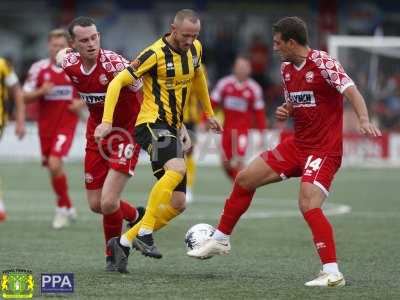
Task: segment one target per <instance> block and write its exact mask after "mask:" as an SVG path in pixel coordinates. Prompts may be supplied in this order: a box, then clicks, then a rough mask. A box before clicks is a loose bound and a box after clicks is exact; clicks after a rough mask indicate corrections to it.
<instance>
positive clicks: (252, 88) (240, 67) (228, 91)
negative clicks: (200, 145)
mask: <svg viewBox="0 0 400 300" xmlns="http://www.w3.org/2000/svg"><path fill="white" fill-rule="evenodd" d="M250 74H251V64H250V60H249V59H248V58H247V57H245V56H238V57H237V58H236V59H235V63H234V66H233V74H231V75H228V76H225V77H223V78H221V79H220V80H219V81H218V82H217V84H216V86H215V88H214V90H213V91H212V93H211V100H212V104H213V107H219V108H221V109H222V111H223V113H224V124H223V128H224V131H223V132H222V147H221V148H222V153H221V160H222V166H223V168H224V170H225V173H226V174H227V175H228V176H229V177H230V178H231V179H232V181H234V180H235V177H236V175H237V174H238V173H239V171H241V170H242V169H243V168H244V158H245V155H246V150H247V146H248V141H249V139H248V134H249V129H250V128H251V127H252V123H253V119H255V120H256V125H257V129H258V130H259V131H260V136H261V140H262V139H263V135H264V130H265V128H266V117H265V110H264V107H265V105H264V99H263V92H262V88H261V86H260V85H259V84H258V83H257V82H256V81H255V80H253V79H251V78H250Z"/></svg>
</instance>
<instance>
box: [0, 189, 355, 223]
mask: <svg viewBox="0 0 400 300" xmlns="http://www.w3.org/2000/svg"><path fill="white" fill-rule="evenodd" d="M5 194H6V195H8V196H9V197H12V198H14V197H15V198H18V197H26V196H27V195H28V194H29V195H35V198H39V199H40V198H42V199H43V198H50V197H53V196H52V193H51V192H50V191H43V190H8V191H6V192H5ZM71 194H72V195H82V196H83V198H84V197H85V196H84V194H85V192H84V191H71ZM127 194H128V195H129V196H133V197H134V198H140V199H143V197H145V196H146V194H145V193H127ZM196 199H197V201H195V202H194V203H191V204H189V205H188V208H187V210H186V212H185V213H183V214H182V215H181V216H179V219H181V220H218V219H219V217H220V213H221V211H222V208H223V204H224V202H225V196H216V195H197V196H196ZM37 201H38V200H34V202H33V203H32V204H33V205H34V206H33V207H32V208H33V210H34V212H33V213H31V214H24V216H23V217H22V216H15V215H14V216H13V213H17V214H20V212H21V211H22V210H23V211H24V212H26V211H27V210H29V209H30V207H29V206H24V207H22V206H21V208H16V207H10V209H9V213H10V214H9V215H10V220H15V221H19V220H24V221H45V220H51V218H52V216H53V215H52V214H53V212H52V208H50V207H48V203H47V202H46V203H44V202H39V203H38V202H37ZM253 201H254V203H262V204H272V205H273V207H271V208H270V209H269V208H265V207H263V208H262V209H260V208H253V209H250V211H248V212H246V214H245V215H243V217H242V218H243V219H267V218H288V217H299V216H301V214H300V212H299V210H298V208H297V206H296V203H297V201H296V200H294V199H287V198H281V199H276V198H275V199H273V198H254V200H253ZM204 203H220V204H221V207H220V208H206V209H204V207H201V205H202V204H204ZM40 206H42V208H41V207H40ZM41 209H42V210H41ZM43 209H44V210H43ZM195 210H197V211H195ZM252 210H254V211H252ZM324 212H325V214H327V215H330V216H334V215H342V214H347V213H350V212H351V207H350V206H349V205H345V204H340V203H326V204H325V205H324ZM78 213H79V212H78ZM99 218H100V216H98V215H95V214H90V212H89V210H87V211H85V212H83V215H81V216H80V217H79V219H78V220H79V221H98V220H99Z"/></svg>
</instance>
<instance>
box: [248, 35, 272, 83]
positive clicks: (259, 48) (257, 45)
mask: <svg viewBox="0 0 400 300" xmlns="http://www.w3.org/2000/svg"><path fill="white" fill-rule="evenodd" d="M249 53H250V60H251V69H252V77H253V79H254V80H255V81H257V82H258V84H260V85H261V87H262V88H263V89H265V88H266V87H267V85H268V79H267V77H266V74H265V73H266V71H267V67H268V56H269V47H268V45H267V44H266V43H265V42H264V41H263V38H262V36H261V35H259V34H256V35H254V37H253V41H252V43H251V45H250V47H249Z"/></svg>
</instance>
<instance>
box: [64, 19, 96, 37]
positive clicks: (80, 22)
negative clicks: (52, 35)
mask: <svg viewBox="0 0 400 300" xmlns="http://www.w3.org/2000/svg"><path fill="white" fill-rule="evenodd" d="M92 25H95V26H96V24H95V23H94V20H93V19H92V18H90V17H77V18H75V19H74V20H72V22H71V23H70V24H69V25H68V32H69V35H70V36H71V37H72V38H73V37H74V36H75V35H74V27H75V26H81V27H89V26H92Z"/></svg>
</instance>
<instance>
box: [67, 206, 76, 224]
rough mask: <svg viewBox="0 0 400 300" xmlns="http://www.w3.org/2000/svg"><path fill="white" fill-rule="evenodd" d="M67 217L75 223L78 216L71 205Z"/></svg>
mask: <svg viewBox="0 0 400 300" xmlns="http://www.w3.org/2000/svg"><path fill="white" fill-rule="evenodd" d="M68 218H69V220H70V222H72V223H75V222H76V219H77V218H78V214H77V213H76V209H75V207H71V208H69V209H68Z"/></svg>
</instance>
